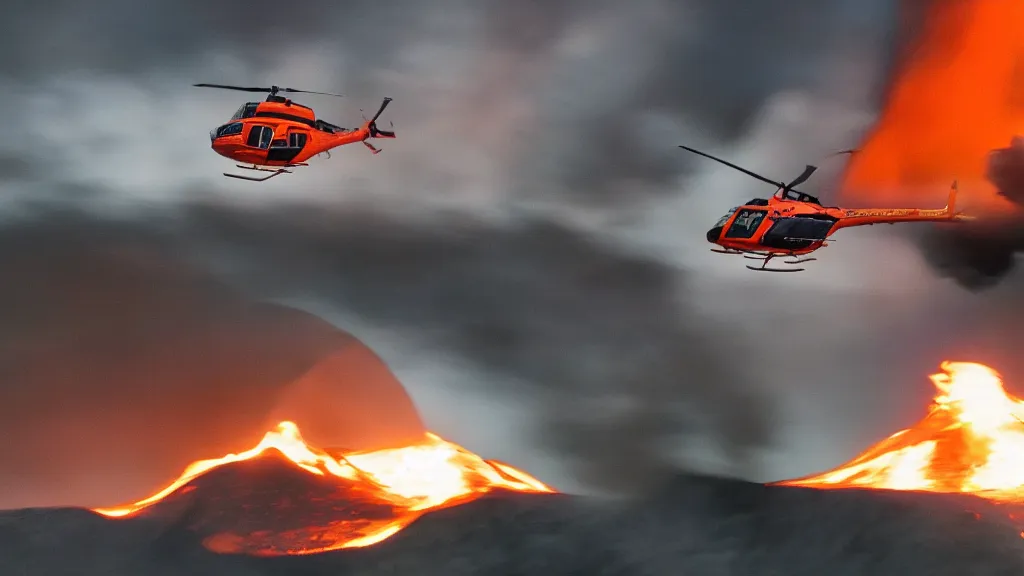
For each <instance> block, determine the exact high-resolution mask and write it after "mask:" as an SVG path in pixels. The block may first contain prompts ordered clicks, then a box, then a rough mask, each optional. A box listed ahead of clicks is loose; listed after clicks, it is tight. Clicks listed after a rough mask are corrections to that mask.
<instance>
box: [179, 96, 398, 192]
mask: <svg viewBox="0 0 1024 576" xmlns="http://www.w3.org/2000/svg"><path fill="white" fill-rule="evenodd" d="M193 86H197V87H200V88H220V89H223V90H239V91H242V92H269V95H268V96H267V99H266V100H264V101H263V102H246V103H245V104H242V106H241V107H239V108H238V110H237V111H236V112H235V114H234V115H233V116H232V117H231V120H230V121H229V122H228V123H227V124H224V125H222V126H219V127H217V128H216V129H214V130H211V131H210V142H211V145H210V147H211V148H213V151H214V152H216V153H217V154H220V155H221V156H224V157H227V158H230V159H232V160H234V161H236V162H242V163H243V164H237V165H236V166H238V167H239V168H242V169H245V170H256V171H259V172H270V174H269V175H267V176H264V177H262V178H254V177H251V176H242V175H240V174H228V173H227V172H225V173H224V175H225V176H227V177H229V178H238V179H240V180H249V181H252V182H263V181H265V180H269V179H271V178H273V177H274V176H278V175H280V174H291V170H288V168H297V167H300V166H309V164H307V163H306V161H307V160H309V159H310V158H312V157H313V156H316V155H318V154H323V153H326V154H327V157H328V158H330V150H331V149H333V148H337V147H338V146H344V145H345V144H353V143H355V142H362V143H363V145H364V146H366V147H367V148H368V149H369V150H370V152H373V153H374V154H377V153H379V152H380V150H379V149H377V148H375V147H374V146H373V144H370V143H369V142H367V140H368V139H370V138H394V137H395V133H394V132H392V131H388V130H381V129H379V128H377V118H379V117H380V115H381V113H382V112H384V109H385V108H387V106H388V104H389V103H390V102H391V98H385V99H384V102H383V103H382V104H381V105H380V109H379V110H377V113H376V114H374V115H373V118H370V119H369V120H367V119H366V118H365V117H364V118H363V120H364V122H363V124H362V126H360V127H359V128H342V127H340V126H336V125H334V124H331V123H330V122H325V121H323V120H320V119H317V118H316V114H315V113H314V112H313V109H312V108H310V107H308V106H303V105H302V104H299V103H297V102H293V101H292V100H291V99H289V98H285V97H284V96H278V95H277V94H278V92H290V93H302V94H320V95H323V96H336V97H339V98H340V97H342V95H341V94H332V93H330V92H312V91H309V90H296V89H295V88H281V87H278V86H271V87H270V88H260V87H248V86H226V85H224V84H193Z"/></svg>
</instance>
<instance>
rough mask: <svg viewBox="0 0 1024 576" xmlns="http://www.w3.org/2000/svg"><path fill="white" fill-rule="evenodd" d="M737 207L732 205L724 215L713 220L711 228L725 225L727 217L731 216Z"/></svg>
mask: <svg viewBox="0 0 1024 576" xmlns="http://www.w3.org/2000/svg"><path fill="white" fill-rule="evenodd" d="M737 209H739V206H733V208H732V209H731V210H729V212H727V213H726V215H725V216H722V217H721V218H719V219H718V222H715V225H714V226H712V228H718V227H719V226H725V223H726V222H727V221H728V220H729V218H732V215H733V214H735V213H736V210H737Z"/></svg>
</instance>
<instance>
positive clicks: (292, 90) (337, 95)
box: [279, 88, 345, 98]
mask: <svg viewBox="0 0 1024 576" xmlns="http://www.w3.org/2000/svg"><path fill="white" fill-rule="evenodd" d="M279 90H280V91H281V92H292V93H301V94H320V95H321V96H336V97H338V98H344V97H345V95H344V94H335V93H333V92H313V91H312V90H296V89H295V88H279Z"/></svg>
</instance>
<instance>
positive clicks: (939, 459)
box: [780, 362, 1024, 504]
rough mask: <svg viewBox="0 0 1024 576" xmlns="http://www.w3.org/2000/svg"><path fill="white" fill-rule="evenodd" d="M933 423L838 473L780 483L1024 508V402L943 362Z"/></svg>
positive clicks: (975, 369) (978, 369) (982, 372)
mask: <svg viewBox="0 0 1024 576" xmlns="http://www.w3.org/2000/svg"><path fill="white" fill-rule="evenodd" d="M931 381H932V383H934V384H935V387H936V388H937V389H938V394H937V395H936V396H935V399H934V401H933V403H932V405H931V407H930V410H929V412H928V415H927V416H926V417H925V418H924V419H923V420H921V421H920V422H918V423H917V424H915V425H914V426H913V427H911V428H908V429H906V430H900V431H899V432H897V433H895V434H893V435H892V436H890V437H889V438H887V439H885V440H883V441H882V442H879V443H878V444H876V445H874V446H872V447H871V448H869V449H868V450H867V451H865V452H864V453H863V454H861V455H860V456H858V457H857V458H855V459H853V460H852V461H850V462H849V463H847V464H844V465H842V466H840V467H839V468H837V469H835V470H832V471H830V472H826V473H824V474H818V475H816V476H811V477H807V478H801V479H797V480H789V481H786V482H780V484H783V485H790V486H809V487H814V488H881V489H890V490H917V491H927V492H946V493H970V494H975V495H977V496H981V497H983V498H986V499H989V500H992V501H995V502H999V503H1005V504H1010V503H1013V504H1022V503H1024V420H1022V419H1024V401H1022V400H1020V399H1018V398H1015V397H1013V396H1010V395H1009V394H1007V393H1006V391H1005V390H1004V389H1003V382H1002V379H1001V377H1000V375H999V374H998V373H997V372H995V371H994V370H992V369H991V368H989V367H987V366H984V365H981V364H974V363H968V362H943V364H942V373H940V374H934V375H932V376H931Z"/></svg>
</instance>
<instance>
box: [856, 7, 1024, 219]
mask: <svg viewBox="0 0 1024 576" xmlns="http://www.w3.org/2000/svg"><path fill="white" fill-rule="evenodd" d="M1021 22H1024V2H1021V1H1020V0H962V1H958V2H945V1H934V2H931V8H930V10H929V12H928V13H927V14H926V15H925V22H924V26H923V28H922V33H921V35H920V37H919V38H918V39H917V42H915V44H914V49H913V50H911V51H910V53H909V56H908V58H907V60H906V62H904V64H903V67H902V70H901V71H900V72H899V73H898V75H897V77H896V79H895V81H894V82H893V84H892V86H891V88H890V93H889V96H888V100H887V102H886V103H885V106H884V108H883V111H882V113H881V115H880V117H879V120H878V123H877V124H876V126H875V127H874V130H873V131H872V133H871V134H870V135H869V136H868V138H867V140H866V141H865V142H864V143H863V144H862V145H861V147H860V149H859V152H858V153H857V154H855V155H854V156H853V157H852V158H851V161H850V165H849V167H848V168H847V172H846V174H845V176H844V178H843V183H842V194H843V195H844V197H847V198H852V199H854V200H855V201H857V202H866V203H871V204H879V205H884V204H896V203H906V202H916V203H922V202H932V201H939V199H940V198H941V197H942V195H943V194H944V193H945V190H946V189H947V187H948V185H949V183H950V182H951V181H952V180H954V179H959V181H960V182H961V191H962V192H963V197H962V198H963V202H962V204H963V205H964V206H965V207H966V208H967V209H968V210H972V211H980V210H1006V209H1007V208H1008V207H1009V206H1011V204H1010V203H1009V202H1008V201H1007V200H1005V199H1004V198H1003V197H1001V196H998V195H997V194H996V190H995V188H994V186H992V185H991V184H990V183H988V182H987V181H986V180H985V167H986V161H987V155H988V152H989V151H991V150H993V149H997V148H1003V147H1005V146H1008V145H1009V144H1010V140H1011V138H1012V137H1013V136H1014V135H1018V134H1021V135H1024V40H1022V38H1024V27H1022V26H1021Z"/></svg>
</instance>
